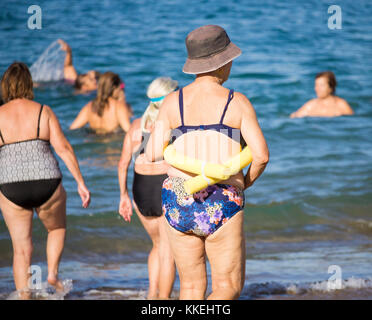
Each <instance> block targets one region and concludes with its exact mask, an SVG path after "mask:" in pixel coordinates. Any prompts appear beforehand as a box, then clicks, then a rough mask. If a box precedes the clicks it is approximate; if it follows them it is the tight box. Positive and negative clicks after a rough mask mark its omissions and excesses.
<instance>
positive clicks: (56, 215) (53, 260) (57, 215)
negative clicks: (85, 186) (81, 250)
mask: <svg viewBox="0 0 372 320" xmlns="http://www.w3.org/2000/svg"><path fill="white" fill-rule="evenodd" d="M36 212H37V214H38V216H39V218H40V220H41V222H42V223H43V224H44V226H45V228H46V229H47V230H48V241H47V260H48V282H49V284H51V285H53V286H54V287H55V288H56V290H59V291H61V290H63V285H62V283H61V282H60V281H59V280H58V267H59V263H60V260H61V256H62V252H63V247H64V243H65V235H66V191H65V189H64V188H63V186H62V183H60V185H59V186H58V187H57V189H56V191H55V192H54V193H53V195H52V196H51V198H50V199H49V200H48V201H47V202H46V203H44V204H43V205H42V206H40V207H39V208H37V209H36Z"/></svg>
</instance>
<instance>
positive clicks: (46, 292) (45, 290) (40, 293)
mask: <svg viewBox="0 0 372 320" xmlns="http://www.w3.org/2000/svg"><path fill="white" fill-rule="evenodd" d="M62 285H63V291H56V290H55V288H54V287H53V286H51V285H50V284H49V283H48V282H43V283H42V284H41V288H40V289H29V290H27V292H29V293H30V299H31V300H64V298H65V296H66V295H67V294H68V293H69V292H71V291H72V289H73V284H72V280H71V279H65V280H62ZM22 293H24V290H16V291H14V292H12V293H11V294H9V296H8V297H7V298H6V300H21V295H22Z"/></svg>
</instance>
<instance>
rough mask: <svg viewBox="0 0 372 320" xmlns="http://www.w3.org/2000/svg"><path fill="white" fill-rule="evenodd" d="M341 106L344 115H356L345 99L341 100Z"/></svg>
mask: <svg viewBox="0 0 372 320" xmlns="http://www.w3.org/2000/svg"><path fill="white" fill-rule="evenodd" d="M340 105H341V112H342V115H346V116H351V115H353V114H354V110H353V109H352V108H351V107H350V105H349V104H348V103H347V101H346V100H345V99H342V98H340Z"/></svg>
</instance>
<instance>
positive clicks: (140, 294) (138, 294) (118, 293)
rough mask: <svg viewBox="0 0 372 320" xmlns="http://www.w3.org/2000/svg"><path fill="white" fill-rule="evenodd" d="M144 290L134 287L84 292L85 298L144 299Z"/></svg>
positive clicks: (145, 292) (145, 293)
mask: <svg viewBox="0 0 372 320" xmlns="http://www.w3.org/2000/svg"><path fill="white" fill-rule="evenodd" d="M146 295H147V291H146V290H135V289H115V290H109V289H90V290H88V291H86V292H85V293H84V297H85V298H86V299H97V298H99V299H103V300H105V299H113V298H117V299H131V300H144V299H146Z"/></svg>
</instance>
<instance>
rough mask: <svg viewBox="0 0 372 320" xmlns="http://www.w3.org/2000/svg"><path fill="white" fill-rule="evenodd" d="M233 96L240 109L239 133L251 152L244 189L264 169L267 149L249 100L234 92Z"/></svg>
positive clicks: (267, 159) (267, 158)
mask: <svg viewBox="0 0 372 320" xmlns="http://www.w3.org/2000/svg"><path fill="white" fill-rule="evenodd" d="M235 98H236V99H237V102H238V103H239V104H240V108H241V110H242V122H241V128H240V130H241V133H242V135H243V138H244V140H245V142H246V143H247V145H248V147H249V148H250V150H251V152H252V158H253V160H252V163H251V166H250V167H249V169H248V172H247V174H246V175H245V177H244V189H246V188H248V187H250V186H251V185H252V184H253V183H254V182H255V181H256V180H257V179H258V177H259V176H260V175H261V174H262V172H263V171H264V170H265V168H266V165H267V163H268V162H269V149H268V147H267V144H266V140H265V137H264V136H263V133H262V131H261V128H260V126H259V124H258V121H257V116H256V112H255V110H254V108H253V106H252V104H251V103H250V101H249V100H248V99H247V98H246V97H245V96H244V95H243V94H241V93H238V92H236V93H235Z"/></svg>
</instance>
